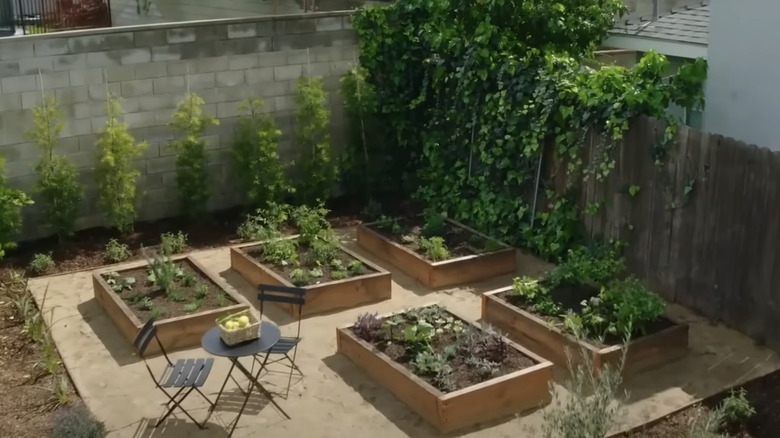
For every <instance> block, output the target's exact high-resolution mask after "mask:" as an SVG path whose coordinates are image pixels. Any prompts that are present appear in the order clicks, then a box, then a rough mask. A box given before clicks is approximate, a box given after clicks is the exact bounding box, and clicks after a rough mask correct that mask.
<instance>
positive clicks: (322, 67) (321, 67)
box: [302, 62, 330, 77]
mask: <svg viewBox="0 0 780 438" xmlns="http://www.w3.org/2000/svg"><path fill="white" fill-rule="evenodd" d="M302 67H303V71H304V73H305V74H306V75H307V76H319V77H325V76H330V63H329V62H313V63H308V64H303V66H302Z"/></svg>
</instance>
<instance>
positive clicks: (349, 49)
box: [339, 44, 360, 64]
mask: <svg viewBox="0 0 780 438" xmlns="http://www.w3.org/2000/svg"><path fill="white" fill-rule="evenodd" d="M339 50H341V60H342V61H351V62H352V63H353V64H354V63H357V62H358V60H360V51H359V50H358V47H357V44H347V45H346V46H340V47H339Z"/></svg>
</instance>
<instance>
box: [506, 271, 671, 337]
mask: <svg viewBox="0 0 780 438" xmlns="http://www.w3.org/2000/svg"><path fill="white" fill-rule="evenodd" d="M598 293H599V291H598V289H596V288H595V287H591V286H585V285H580V286H572V285H561V286H558V287H556V288H555V289H553V290H552V291H551V292H550V295H551V296H552V298H553V300H554V301H555V302H556V303H557V304H558V305H560V307H561V310H562V312H561V314H565V313H566V312H567V311H568V310H571V311H573V312H574V313H579V312H580V311H581V310H582V302H583V300H588V299H590V298H592V297H595V296H596V295H598ZM496 296H497V297H498V298H500V299H502V300H504V301H506V302H507V303H509V304H512V305H513V306H516V307H519V308H521V309H523V310H525V311H526V312H528V313H531V314H533V315H534V316H536V317H538V318H540V319H543V320H545V321H547V323H548V324H550V325H554V326H557V327H562V326H563V318H561V317H559V316H549V315H540V314H538V313H536V312H534V311H533V310H531V309H530V308H528V307H527V306H526V303H525V302H524V300H523V299H522V298H521V297H518V296H514V295H512V291H511V290H510V291H506V292H501V293H499V294H497V295H496ZM674 325H675V324H674V322H672V321H670V320H668V319H666V318H660V319H658V320H656V321H654V322H652V323H650V324H648V325H647V326H646V327H645V330H646V333H645V336H649V335H652V334H654V333H658V332H660V331H663V330H666V329H667V328H669V327H673V326H674ZM587 342H588V343H589V344H591V345H592V346H594V347H598V348H604V347H609V346H613V345H621V344H623V339H621V338H620V337H617V336H611V335H608V336H606V337H605V338H604V339H603V340H600V339H587Z"/></svg>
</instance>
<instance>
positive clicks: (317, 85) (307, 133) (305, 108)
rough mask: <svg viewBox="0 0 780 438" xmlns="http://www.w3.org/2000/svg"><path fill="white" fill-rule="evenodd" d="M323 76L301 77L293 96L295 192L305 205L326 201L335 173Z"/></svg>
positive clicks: (333, 183) (334, 180)
mask: <svg viewBox="0 0 780 438" xmlns="http://www.w3.org/2000/svg"><path fill="white" fill-rule="evenodd" d="M327 103H328V96H327V93H326V92H325V90H324V88H323V83H322V78H319V77H309V76H302V77H301V78H300V79H299V80H298V87H297V89H296V95H295V133H296V143H297V146H298V148H299V150H300V151H301V157H300V160H299V161H298V163H297V165H296V169H297V173H298V178H297V184H296V192H297V193H298V195H299V198H300V201H301V202H302V203H304V204H309V205H311V204H314V203H316V202H325V201H326V200H327V199H328V198H329V197H330V193H331V190H332V189H333V186H334V185H335V183H336V178H337V175H338V172H337V170H336V166H335V165H334V163H333V162H332V161H331V151H330V126H329V119H330V111H329V110H328V108H327Z"/></svg>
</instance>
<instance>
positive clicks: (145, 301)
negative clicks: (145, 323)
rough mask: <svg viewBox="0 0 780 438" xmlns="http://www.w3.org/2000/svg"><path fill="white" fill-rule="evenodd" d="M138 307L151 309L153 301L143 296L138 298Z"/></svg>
mask: <svg viewBox="0 0 780 438" xmlns="http://www.w3.org/2000/svg"><path fill="white" fill-rule="evenodd" d="M140 307H141V309H143V310H152V309H154V303H153V302H152V299H151V298H149V297H143V298H141V300H140Z"/></svg>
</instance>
